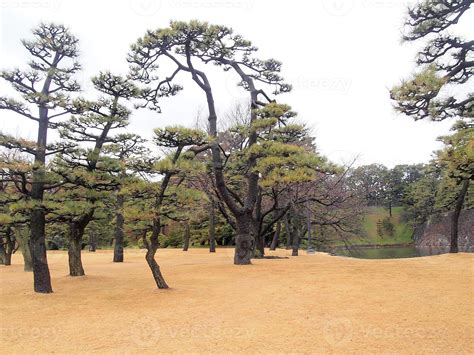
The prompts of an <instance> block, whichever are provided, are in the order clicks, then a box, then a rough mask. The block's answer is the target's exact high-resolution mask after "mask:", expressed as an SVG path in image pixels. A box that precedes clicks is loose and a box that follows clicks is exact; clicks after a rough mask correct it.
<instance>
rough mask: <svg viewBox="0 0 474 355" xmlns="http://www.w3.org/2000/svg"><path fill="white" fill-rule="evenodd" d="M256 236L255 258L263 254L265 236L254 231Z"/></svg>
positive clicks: (261, 256)
mask: <svg viewBox="0 0 474 355" xmlns="http://www.w3.org/2000/svg"><path fill="white" fill-rule="evenodd" d="M256 234H257V236H256V238H255V246H256V248H255V252H254V257H255V258H263V257H264V256H265V236H264V235H262V234H261V233H256Z"/></svg>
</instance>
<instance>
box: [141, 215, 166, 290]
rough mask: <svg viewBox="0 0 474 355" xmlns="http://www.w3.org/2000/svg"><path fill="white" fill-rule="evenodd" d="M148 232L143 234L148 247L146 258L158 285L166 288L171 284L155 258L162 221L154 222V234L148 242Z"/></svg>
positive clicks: (160, 287)
mask: <svg viewBox="0 0 474 355" xmlns="http://www.w3.org/2000/svg"><path fill="white" fill-rule="evenodd" d="M146 234H147V233H146V232H144V234H143V243H144V244H145V247H146V250H147V251H146V254H145V260H146V262H147V263H148V266H149V267H150V270H151V273H152V275H153V279H154V280H155V283H156V286H157V287H158V288H159V289H166V288H168V287H169V286H168V285H167V283H166V281H165V279H164V277H163V275H162V274H161V270H160V266H159V265H158V263H157V262H156V260H155V254H156V251H157V250H158V248H159V246H160V244H159V239H158V237H159V235H160V223H159V221H158V222H156V221H155V222H154V223H153V231H152V235H151V237H150V242H148V240H147V237H146Z"/></svg>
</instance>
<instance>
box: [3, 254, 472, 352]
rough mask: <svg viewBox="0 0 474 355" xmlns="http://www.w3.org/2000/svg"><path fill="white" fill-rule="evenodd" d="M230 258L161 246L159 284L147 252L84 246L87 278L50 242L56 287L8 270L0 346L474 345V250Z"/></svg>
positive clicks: (458, 348)
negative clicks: (118, 258) (118, 255)
mask: <svg viewBox="0 0 474 355" xmlns="http://www.w3.org/2000/svg"><path fill="white" fill-rule="evenodd" d="M269 254H270V255H275V254H276V255H280V256H286V255H288V254H289V253H288V252H287V251H285V250H280V251H277V252H276V253H269ZM302 254H304V253H302ZM232 257H233V250H232V249H218V250H217V253H216V254H209V253H208V252H207V250H204V249H192V250H190V251H189V252H187V253H185V252H182V251H181V250H160V251H159V252H158V255H157V260H158V262H159V263H160V265H161V266H162V271H163V273H164V275H165V278H166V280H167V282H168V283H169V285H170V286H171V289H169V290H157V289H155V285H154V282H153V280H152V278H151V274H150V272H149V270H148V269H147V266H146V264H145V260H144V254H143V252H142V251H138V250H130V251H129V250H127V252H126V256H125V258H126V262H125V263H123V264H114V263H112V262H111V260H112V254H111V252H109V251H104V252H97V253H89V252H84V255H83V262H84V267H85V269H86V273H87V276H86V277H82V278H72V277H69V276H67V253H64V252H51V253H50V254H49V256H48V258H49V262H50V267H51V272H52V277H53V287H54V290H55V293H54V294H50V295H39V294H34V293H33V292H32V275H31V273H25V272H23V266H22V265H21V255H15V257H14V260H13V263H14V265H12V266H10V267H3V266H2V267H1V268H0V316H1V317H0V318H1V328H2V329H0V353H2V354H3V353H5V354H8V353H29V354H31V353H46V352H55V353H68V354H70V353H89V352H96V353H143V352H150V353H157V352H175V353H189V352H194V353H196V352H206V353H207V352H214V353H231V352H238V353H255V352H261V353H287V352H293V353H327V352H331V353H345V352H351V353H367V352H370V353H380V352H383V353H430V352H437V353H442V354H448V353H471V354H472V353H474V337H473V334H474V332H473V328H474V297H473V296H474V255H468V254H459V255H441V256H432V257H424V258H416V259H398V260H358V259H350V258H341V257H332V256H329V255H326V254H320V253H318V254H316V255H301V256H300V257H296V258H289V259H265V260H256V261H255V262H254V264H253V265H251V266H240V267H239V266H234V265H232Z"/></svg>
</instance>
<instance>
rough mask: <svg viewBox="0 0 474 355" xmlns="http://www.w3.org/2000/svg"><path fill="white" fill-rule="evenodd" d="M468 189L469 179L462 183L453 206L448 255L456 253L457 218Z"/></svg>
mask: <svg viewBox="0 0 474 355" xmlns="http://www.w3.org/2000/svg"><path fill="white" fill-rule="evenodd" d="M468 188H469V179H464V180H463V181H462V186H461V191H460V192H459V195H458V198H457V199H456V205H455V206H454V212H453V217H452V222H451V245H450V248H449V252H450V253H457V252H458V251H459V248H458V233H459V230H458V229H459V216H460V215H461V210H462V206H463V204H464V199H465V198H466V194H467V190H468Z"/></svg>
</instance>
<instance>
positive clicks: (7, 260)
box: [4, 252, 12, 266]
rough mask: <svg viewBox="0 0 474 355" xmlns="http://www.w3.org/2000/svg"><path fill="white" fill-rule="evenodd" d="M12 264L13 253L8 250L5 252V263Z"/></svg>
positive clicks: (6, 264)
mask: <svg viewBox="0 0 474 355" xmlns="http://www.w3.org/2000/svg"><path fill="white" fill-rule="evenodd" d="M11 264H12V253H8V252H6V253H5V262H4V265H5V266H10V265H11Z"/></svg>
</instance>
